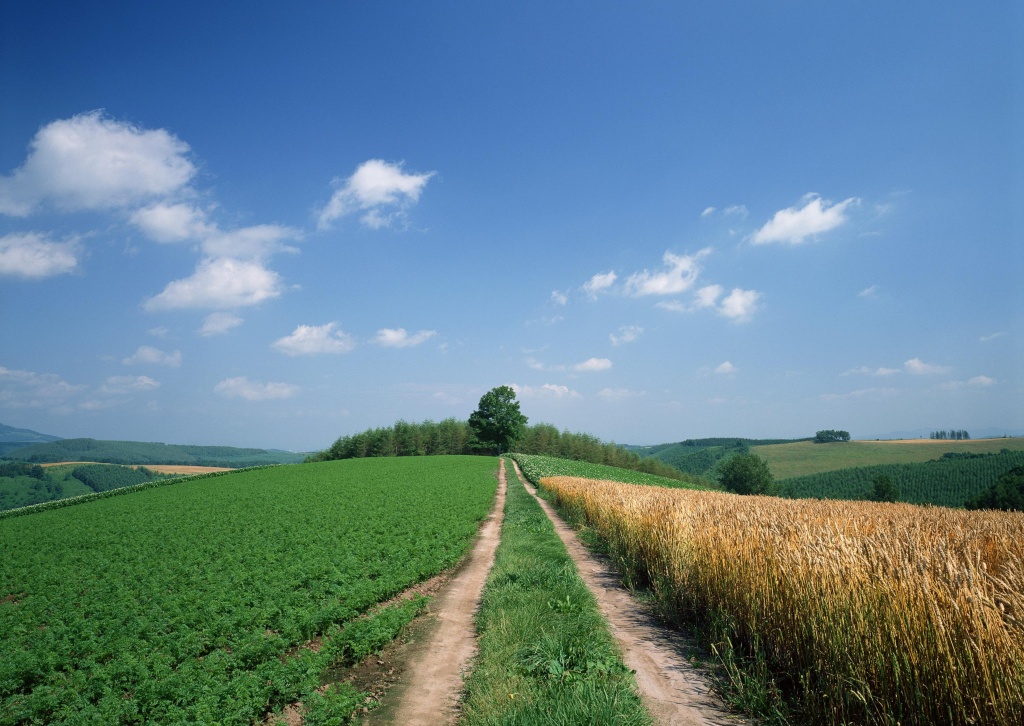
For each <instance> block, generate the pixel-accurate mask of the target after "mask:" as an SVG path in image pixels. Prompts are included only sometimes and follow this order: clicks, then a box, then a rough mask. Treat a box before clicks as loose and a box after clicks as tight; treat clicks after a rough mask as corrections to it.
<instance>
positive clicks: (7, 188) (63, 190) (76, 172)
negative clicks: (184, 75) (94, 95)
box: [0, 111, 196, 217]
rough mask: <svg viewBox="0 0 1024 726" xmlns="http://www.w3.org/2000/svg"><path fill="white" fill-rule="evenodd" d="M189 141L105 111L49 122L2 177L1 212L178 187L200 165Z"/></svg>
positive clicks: (102, 202)
mask: <svg viewBox="0 0 1024 726" xmlns="http://www.w3.org/2000/svg"><path fill="white" fill-rule="evenodd" d="M188 153H189V147H188V144H186V143H185V142H183V141H181V140H180V139H178V138H177V137H175V136H174V135H173V134H171V133H169V132H168V131H165V130H164V129H155V130H151V129H142V128H139V127H138V126H135V125H133V124H129V123H125V122H121V121H115V120H113V119H109V118H106V117H105V116H104V115H103V113H102V112H101V111H92V112H91V113H86V114H81V115H78V116H74V117H72V118H70V119H63V120H59V121H54V122H52V123H49V124H47V125H46V126H43V127H42V128H41V129H39V131H38V132H37V133H36V135H35V137H34V138H33V139H32V141H31V143H30V144H29V153H28V156H27V157H26V159H25V162H24V163H23V164H22V165H21V166H20V167H18V168H17V169H15V170H14V172H13V173H12V174H11V175H9V176H3V177H0V213H2V214H7V215H13V216H19V217H24V216H27V215H29V214H31V213H32V212H34V211H36V209H37V208H38V207H39V206H40V205H42V204H47V203H48V204H52V205H53V206H54V207H56V208H57V209H60V210H64V211H75V210H86V209H89V210H97V209H116V208H124V207H129V206H133V205H137V204H139V203H143V202H145V201H147V200H150V199H154V198H158V197H163V196H166V195H170V194H173V193H175V192H177V191H178V190H180V189H182V188H183V187H185V186H186V185H187V184H188V183H189V182H190V181H191V179H192V177H193V176H194V175H195V172H196V169H195V166H193V164H192V162H191V161H189V159H188Z"/></svg>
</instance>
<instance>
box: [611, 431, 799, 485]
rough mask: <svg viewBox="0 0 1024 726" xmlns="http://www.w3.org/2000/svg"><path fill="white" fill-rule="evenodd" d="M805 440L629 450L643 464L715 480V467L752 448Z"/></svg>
mask: <svg viewBox="0 0 1024 726" xmlns="http://www.w3.org/2000/svg"><path fill="white" fill-rule="evenodd" d="M807 440H809V439H743V438H710V439H687V440H686V441H681V442H679V443H678V444H660V445H658V446H631V447H628V448H629V449H630V451H633V452H636V453H638V454H640V455H641V456H643V457H645V460H650V461H662V462H664V463H666V464H668V465H669V466H671V467H673V468H675V469H678V470H679V471H682V472H684V473H686V474H695V475H698V476H705V477H709V478H717V476H718V471H717V470H716V466H717V465H719V464H720V463H724V461H725V460H727V459H728V458H729V457H730V456H733V455H735V454H746V453H749V452H750V447H751V446H768V445H772V444H785V443H793V442H794V441H807Z"/></svg>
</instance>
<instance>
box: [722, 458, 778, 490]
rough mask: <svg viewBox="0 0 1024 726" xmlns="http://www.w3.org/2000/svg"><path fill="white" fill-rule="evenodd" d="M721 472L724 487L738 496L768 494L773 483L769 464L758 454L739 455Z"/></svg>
mask: <svg viewBox="0 0 1024 726" xmlns="http://www.w3.org/2000/svg"><path fill="white" fill-rule="evenodd" d="M721 472H722V478H721V482H722V486H724V487H725V488H726V489H728V490H729V491H731V492H736V493H737V494H767V493H768V490H769V489H770V488H771V485H772V481H773V479H772V473H771V471H770V470H769V469H768V462H767V461H765V460H764V459H762V458H761V457H760V456H758V455H757V454H737V455H736V456H734V457H732V458H731V459H729V460H728V461H727V462H725V463H724V464H722V469H721Z"/></svg>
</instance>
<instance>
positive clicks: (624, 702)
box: [461, 466, 651, 725]
mask: <svg viewBox="0 0 1024 726" xmlns="http://www.w3.org/2000/svg"><path fill="white" fill-rule="evenodd" d="M506 475H507V477H508V494H507V498H506V500H505V519H504V524H503V525H502V532H501V544H500V545H499V547H498V551H497V554H496V557H495V563H494V567H493V569H492V570H491V574H490V576H489V577H488V580H487V586H486V588H485V589H484V594H483V599H482V602H481V607H480V613H479V614H478V616H477V624H478V629H479V631H480V653H479V656H478V658H477V660H476V663H475V665H474V668H473V671H472V673H471V674H470V676H469V678H468V679H467V681H466V697H465V700H464V705H463V717H462V720H461V723H463V724H467V725H469V724H499V723H500V724H537V723H547V724H577V723H602V724H650V723H651V719H650V717H649V716H648V714H647V712H646V711H645V710H644V708H643V705H642V704H641V702H640V698H639V696H638V695H637V692H636V686H635V683H634V681H633V676H632V673H631V672H630V671H629V669H628V668H626V666H625V665H623V663H622V659H621V656H620V655H619V653H618V650H617V649H616V647H615V643H614V641H613V639H612V637H611V634H610V633H609V632H608V628H607V625H606V624H605V622H604V620H603V619H602V618H601V615H600V613H599V611H598V609H597V603H596V602H595V601H594V598H593V596H592V595H591V594H590V591H589V590H588V589H587V586H586V585H585V584H584V583H583V580H581V579H580V576H579V573H578V572H577V570H576V565H575V563H574V562H573V561H572V558H571V557H570V556H569V554H568V552H566V550H565V546H564V545H563V544H562V542H561V540H559V539H558V535H557V534H556V533H555V529H554V526H553V525H552V524H551V521H550V520H549V519H548V518H547V516H546V515H545V514H544V512H543V511H542V510H541V508H540V506H539V505H538V504H537V502H536V501H534V500H533V498H532V497H531V496H530V495H529V494H528V493H527V492H526V489H525V488H524V487H523V485H522V483H521V482H520V481H519V479H518V478H517V477H516V475H515V472H514V470H513V468H512V466H507V467H506Z"/></svg>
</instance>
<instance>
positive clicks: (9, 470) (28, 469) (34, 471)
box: [0, 461, 46, 481]
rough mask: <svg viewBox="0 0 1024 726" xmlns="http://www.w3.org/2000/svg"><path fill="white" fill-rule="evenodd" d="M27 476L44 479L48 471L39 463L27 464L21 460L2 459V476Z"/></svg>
mask: <svg viewBox="0 0 1024 726" xmlns="http://www.w3.org/2000/svg"><path fill="white" fill-rule="evenodd" d="M5 476H8V477H14V476H27V477H31V478H33V479H39V480H40V481H42V480H43V479H45V478H46V471H45V470H44V469H43V467H41V466H39V465H38V464H26V463H24V462H20V461H0V477H5Z"/></svg>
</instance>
